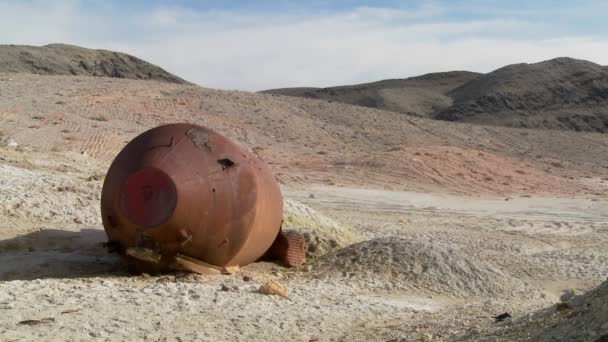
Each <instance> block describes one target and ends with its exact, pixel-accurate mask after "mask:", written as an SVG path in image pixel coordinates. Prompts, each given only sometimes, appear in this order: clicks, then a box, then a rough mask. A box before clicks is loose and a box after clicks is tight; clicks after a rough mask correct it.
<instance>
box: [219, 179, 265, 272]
mask: <svg viewBox="0 0 608 342" xmlns="http://www.w3.org/2000/svg"><path fill="white" fill-rule="evenodd" d="M252 176H253V175H252ZM252 179H253V181H254V184H255V186H254V187H253V189H255V192H256V196H255V199H256V205H254V206H253V207H252V208H251V209H250V211H249V212H247V213H246V215H248V214H249V213H251V212H253V216H252V219H251V222H254V221H255V219H256V218H257V215H258V210H259V207H258V205H259V203H258V196H257V194H258V186H259V179H258V177H257V176H253V177H252ZM231 184H232V182H231ZM243 216H245V215H243ZM251 236H252V234H251V232H248V234H247V236H246V237H245V239H244V240H243V242H242V243H241V247H242V246H247V243H249V240H250V239H251ZM242 252H243V249H242V248H240V249H239V250H238V251H237V252H236V253H235V254H234V255H233V256H232V257H231V258H230V259H229V260H228V261H227V262H226V264H227V265H231V264H232V261H233V260H234V259H236V258H237V257H238V256H239V255H240V254H241V253H242Z"/></svg>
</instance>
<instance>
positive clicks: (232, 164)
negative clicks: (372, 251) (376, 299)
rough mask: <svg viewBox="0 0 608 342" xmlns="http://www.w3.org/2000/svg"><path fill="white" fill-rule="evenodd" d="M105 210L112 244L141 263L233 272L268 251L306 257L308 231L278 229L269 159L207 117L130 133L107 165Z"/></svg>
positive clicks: (155, 268) (279, 203) (295, 259)
mask: <svg viewBox="0 0 608 342" xmlns="http://www.w3.org/2000/svg"><path fill="white" fill-rule="evenodd" d="M101 215H102V220H103V226H104V229H105V231H106V234H107V235H108V239H109V244H111V245H113V246H116V247H118V250H119V251H120V252H121V253H122V254H123V255H124V256H125V258H126V259H127V261H128V263H129V265H130V266H131V267H132V268H133V269H134V270H135V271H139V272H148V273H158V272H167V271H172V270H186V271H192V272H197V273H222V272H223V273H231V272H233V271H235V270H237V269H238V267H239V266H244V265H247V264H249V263H251V262H254V261H256V260H258V259H259V258H260V257H262V256H266V257H272V258H275V259H279V260H281V261H282V262H283V263H285V264H286V265H288V266H297V265H299V264H301V263H303V262H304V238H303V236H302V235H301V234H294V233H293V232H292V233H289V234H283V233H281V221H282V216H283V198H282V194H281V190H280V188H279V185H278V183H277V181H276V179H275V177H274V175H273V174H272V172H271V171H270V169H269V168H268V167H267V166H266V165H265V164H264V163H263V162H262V161H261V160H260V159H259V158H258V157H257V156H255V155H254V154H253V153H251V152H250V151H249V150H247V149H245V148H243V147H241V146H239V145H238V144H236V143H234V142H232V141H230V140H229V139H227V138H225V137H224V136H222V135H220V134H218V133H216V132H214V131H212V130H210V129H208V128H205V127H202V126H197V125H192V124H169V125H164V126H159V127H156V128H153V129H151V130H148V131H146V132H144V133H142V134H141V135H139V136H137V137H136V138H135V139H133V140H132V141H131V142H129V143H128V144H127V145H126V146H125V147H124V148H123V150H122V151H120V153H119V154H118V155H117V156H116V158H115V159H114V161H113V162H112V165H111V166H110V169H109V170H108V173H107V175H106V178H105V181H104V184H103V190H102V195H101Z"/></svg>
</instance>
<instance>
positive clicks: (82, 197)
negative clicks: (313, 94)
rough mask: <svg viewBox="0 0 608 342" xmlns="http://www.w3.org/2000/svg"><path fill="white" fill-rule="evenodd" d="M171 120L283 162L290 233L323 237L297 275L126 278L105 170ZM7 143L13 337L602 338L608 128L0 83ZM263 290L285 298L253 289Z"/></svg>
mask: <svg viewBox="0 0 608 342" xmlns="http://www.w3.org/2000/svg"><path fill="white" fill-rule="evenodd" d="M170 122H190V123H196V124H200V125H204V126H207V127H209V128H212V129H214V130H216V131H218V132H219V133H221V134H224V135H226V136H227V137H229V138H231V139H233V140H235V141H237V142H239V143H240V144H242V145H243V146H245V147H247V148H249V149H251V150H252V151H253V152H255V153H256V154H257V155H258V156H259V157H260V158H261V159H262V160H264V161H265V162H266V163H267V164H268V165H269V166H270V167H271V169H272V170H273V172H274V173H275V175H276V176H277V179H278V180H279V182H280V184H281V187H282V191H283V195H284V198H285V213H284V220H285V221H284V227H285V228H286V229H296V230H302V231H305V232H308V234H309V235H310V236H312V239H311V241H309V246H311V247H312V249H311V250H310V253H309V254H310V258H309V260H308V262H307V263H306V264H305V265H304V266H303V267H300V268H298V269H287V268H283V267H281V266H279V265H277V264H274V263H270V262H258V263H254V264H251V265H248V266H246V267H244V268H243V269H242V270H241V272H240V273H239V274H236V275H229V276H228V275H222V276H202V275H194V274H182V273H178V274H168V275H163V276H149V275H131V274H129V273H128V272H127V269H126V267H125V265H124V263H123V262H122V260H121V259H120V257H119V256H117V255H115V254H110V253H108V251H107V250H106V249H105V248H104V247H103V245H102V243H103V242H105V241H106V236H105V233H104V231H103V227H102V225H101V217H100V214H99V199H100V194H101V186H102V183H103V179H104V176H105V172H106V171H107V168H108V167H109V165H110V163H111V161H112V158H113V157H114V156H115V155H116V153H118V151H120V149H121V148H122V147H123V146H124V145H125V144H126V143H127V142H128V141H129V140H130V139H132V138H134V137H135V136H136V135H138V134H140V133H142V132H144V131H145V130H147V129H149V128H152V127H155V126H157V125H160V124H163V123H170ZM0 142H1V144H0V145H1V146H0V197H1V201H0V317H1V318H0V340H2V341H22V340H23V341H25V340H41V341H42V340H57V341H66V340H92V339H94V340H150V341H190V340H203V341H243V340H266V341H285V340H296V341H451V340H454V341H459V340H462V341H465V340H482V341H495V340H498V341H512V340H521V339H531V340H540V341H558V340H586V341H604V340H605V339H606V338H608V337H606V336H608V319H606V317H608V282H607V278H606V277H607V276H608V248H607V247H608V197H607V195H608V159H607V158H606V156H607V155H608V153H607V152H608V136H607V135H605V134H600V133H585V132H574V131H563V130H537V129H523V128H508V127H498V126H482V125H471V124H465V123H452V122H442V121H435V120H430V119H425V118H416V117H411V116H407V115H403V114H400V113H396V112H388V111H382V110H377V109H370V108H363V107H356V106H351V105H346V104H339V103H335V102H328V101H325V100H312V99H303V98H295V97H287V96H280V95H272V94H255V93H247V92H237V91H220V90H211V89H206V88H201V87H198V86H194V85H181V84H171V83H163V82H156V81H135V80H123V79H111V78H100V77H85V76H40V75H33V74H12V73H11V74H9V73H6V74H2V73H0ZM245 276H247V277H245ZM268 279H274V280H277V281H278V282H280V283H281V284H283V285H284V286H285V287H286V288H287V289H288V297H287V298H281V297H277V296H266V295H262V294H260V293H259V292H258V288H259V286H260V285H261V284H262V283H263V282H264V281H265V280H268ZM504 312H508V313H509V314H510V315H511V316H512V319H506V320H504V321H501V322H496V321H495V319H494V318H493V317H494V316H497V315H499V314H502V313H504ZM28 320H29V321H30V322H29V323H28V322H27V321H28ZM35 320H37V321H35ZM24 321H25V323H24ZM37 323H39V324H37Z"/></svg>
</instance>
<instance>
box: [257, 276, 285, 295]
mask: <svg viewBox="0 0 608 342" xmlns="http://www.w3.org/2000/svg"><path fill="white" fill-rule="evenodd" d="M259 291H260V293H263V294H265V295H277V296H281V297H284V298H286V297H287V289H286V288H285V286H283V285H281V284H279V283H278V282H276V281H274V280H270V281H267V282H266V283H264V285H262V286H260V290H259Z"/></svg>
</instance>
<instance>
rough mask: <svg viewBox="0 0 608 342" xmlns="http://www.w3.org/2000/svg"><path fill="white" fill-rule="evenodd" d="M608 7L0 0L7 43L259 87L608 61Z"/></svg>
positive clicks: (1, 34)
mask: <svg viewBox="0 0 608 342" xmlns="http://www.w3.org/2000/svg"><path fill="white" fill-rule="evenodd" d="M606 13H608V1H604V0H580V1H560V0H553V1H549V0H538V1H524V0H512V1H497V0H486V1H481V0H469V1H465V0H452V1H449V0H445V1H444V0H435V1H426V0H410V1H408V0H402V1H391V0H385V1H358V0H335V1H329V0H308V1H302V0H275V1H270V0H259V1H256V0H216V1H210V0H209V1H207V0H201V1H195V0H181V1H180V0H177V1H163V0H151V1H143V0H132V1H125V0H105V1H85V0H80V1H79V0H57V1H42V0H39V1H36V0H15V1H13V0H0V44H25V45H45V44H49V43H67V44H74V45H79V46H83V47H87V48H95V49H108V50H117V51H121V52H126V53H129V54H132V55H134V56H137V57H139V58H142V59H144V60H146V61H148V62H151V63H153V64H156V65H158V66H160V67H162V68H164V69H165V70H167V71H169V72H171V73H174V74H176V75H178V76H180V77H182V78H184V79H186V80H188V81H191V82H194V83H196V84H199V85H201V86H204V87H210V88H221V89H237V90H247V91H258V90H264V89H271V88H282V87H301V86H315V87H327V86H333V85H342V84H356V83H364V82H372V81H377V80H381V79H387V78H405V77H410V76H416V75H421V74H425V73H429V72H439V71H449V70H469V71H477V72H490V71H492V70H495V69H497V68H499V67H502V66H504V65H508V64H513V63H534V62H539V61H543V60H547V59H551V58H555V57H564V56H567V57H573V58H579V59H586V60H590V61H592V62H595V63H598V64H601V65H608V20H605V14H606Z"/></svg>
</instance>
